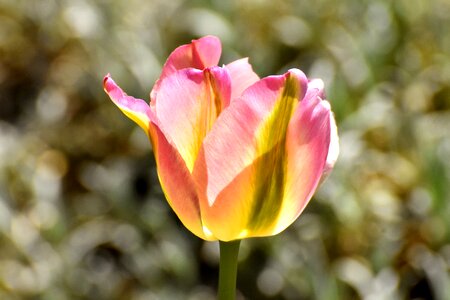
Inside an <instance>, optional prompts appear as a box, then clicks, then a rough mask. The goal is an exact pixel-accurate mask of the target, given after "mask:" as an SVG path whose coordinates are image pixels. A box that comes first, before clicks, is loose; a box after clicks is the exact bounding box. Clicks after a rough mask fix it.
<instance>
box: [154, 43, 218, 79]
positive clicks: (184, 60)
mask: <svg viewBox="0 0 450 300" xmlns="http://www.w3.org/2000/svg"><path fill="white" fill-rule="evenodd" d="M221 52H222V46H221V43H220V40H219V39H218V38H217V37H215V36H205V37H202V38H200V39H198V40H193V41H192V42H191V43H190V44H186V45H183V46H180V47H178V48H176V49H175V50H174V51H173V52H172V53H171V54H170V56H169V58H168V59H167V61H166V63H165V64H164V67H163V70H162V74H161V77H160V78H161V79H162V78H164V77H167V76H169V75H170V74H173V73H175V72H176V71H178V70H181V69H185V68H194V69H199V70H203V69H205V68H208V67H213V66H217V64H218V63H219V59H220V54H221Z"/></svg>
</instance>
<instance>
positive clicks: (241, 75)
mask: <svg viewBox="0 0 450 300" xmlns="http://www.w3.org/2000/svg"><path fill="white" fill-rule="evenodd" d="M225 68H226V69H227V70H228V72H229V73H230V77H231V99H235V98H237V97H239V96H241V95H242V92H244V91H245V90H246V89H247V88H248V87H249V86H251V85H252V84H254V83H255V82H257V81H258V80H259V77H258V75H256V73H255V72H253V69H252V66H251V65H250V64H249V63H248V58H241V59H238V60H236V61H234V62H232V63H229V64H228V65H226V66H225Z"/></svg>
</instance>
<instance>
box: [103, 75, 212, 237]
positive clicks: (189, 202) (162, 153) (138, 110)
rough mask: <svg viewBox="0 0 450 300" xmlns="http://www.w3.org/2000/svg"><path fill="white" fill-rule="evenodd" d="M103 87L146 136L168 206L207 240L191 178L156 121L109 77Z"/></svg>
mask: <svg viewBox="0 0 450 300" xmlns="http://www.w3.org/2000/svg"><path fill="white" fill-rule="evenodd" d="M104 88H105V91H106V93H107V94H108V95H109V96H110V98H111V100H112V101H113V102H114V103H115V104H116V105H117V106H118V107H119V108H120V109H121V110H122V112H123V113H124V114H125V115H126V116H128V117H129V118H130V119H132V120H133V121H135V122H136V123H137V124H138V125H139V126H141V127H142V128H143V129H144V130H145V132H146V133H147V135H149V137H150V140H151V142H152V146H153V152H154V154H155V159H156V164H157V166H158V168H157V170H158V177H159V181H160V183H161V186H162V189H163V191H164V194H165V195H166V199H167V201H168V202H169V205H170V206H171V207H172V209H173V210H174V211H175V213H176V214H177V216H178V217H179V219H180V220H181V222H182V223H183V224H184V226H185V227H186V228H188V229H189V230H190V231H191V232H192V233H194V234H195V235H197V236H198V237H200V238H202V239H205V240H210V239H211V236H208V235H206V234H205V233H204V231H203V225H202V222H201V216H200V209H199V201H198V196H197V191H196V189H195V184H194V181H193V179H192V176H191V174H190V172H189V170H188V169H187V167H186V165H185V163H184V161H183V159H182V158H181V157H180V155H179V153H178V151H177V150H176V149H175V148H174V147H173V146H172V145H171V144H170V143H169V142H168V140H167V138H166V137H165V136H164V134H163V133H162V131H161V130H160V128H159V126H158V121H157V120H156V118H155V115H154V114H153V112H152V111H151V109H150V107H149V106H148V105H147V103H145V101H144V100H141V99H135V98H133V97H131V96H128V95H127V94H125V93H124V92H123V91H122V89H121V88H120V87H119V86H117V84H116V83H115V82H114V80H112V78H111V77H110V76H109V74H108V75H107V76H106V77H105V79H104Z"/></svg>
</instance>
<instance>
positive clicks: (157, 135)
mask: <svg viewBox="0 0 450 300" xmlns="http://www.w3.org/2000/svg"><path fill="white" fill-rule="evenodd" d="M151 136H152V141H153V142H152V144H153V151H154V154H155V159H156V164H157V170H158V177H159V181H160V183H161V187H162V189H163V191H164V194H165V196H166V199H167V201H168V202H169V205H170V206H171V208H172V209H173V211H174V212H175V213H176V215H177V216H178V218H179V219H180V221H181V222H182V223H183V225H184V226H185V227H186V228H187V229H189V230H190V231H191V232H192V233H193V234H195V235H196V236H198V237H200V238H202V239H204V240H214V238H213V237H211V235H209V234H208V233H205V232H204V229H203V224H202V221H201V214H200V207H199V200H198V195H197V191H196V188H195V184H194V181H193V179H192V175H191V173H190V172H189V170H188V168H187V167H186V164H185V163H184V161H183V158H182V157H181V156H180V154H179V153H178V151H177V150H176V149H175V147H173V146H172V145H171V144H170V143H169V142H168V141H167V139H166V137H165V136H164V134H163V133H162V132H161V130H160V129H159V128H158V127H157V126H153V127H152V135H151Z"/></svg>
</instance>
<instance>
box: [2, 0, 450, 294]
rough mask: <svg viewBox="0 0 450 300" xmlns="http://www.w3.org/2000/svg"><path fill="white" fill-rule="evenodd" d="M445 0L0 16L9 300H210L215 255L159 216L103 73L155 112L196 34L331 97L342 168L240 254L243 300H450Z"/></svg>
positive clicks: (107, 5)
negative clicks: (165, 73)
mask: <svg viewBox="0 0 450 300" xmlns="http://www.w3.org/2000/svg"><path fill="white" fill-rule="evenodd" d="M449 16H450V1H448V0H396V1H389V0H371V1H369V0H341V1H333V0H317V1H300V0H299V1H294V0H291V1H289V0H283V1H272V0H247V1H239V0H234V1H221V0H211V1H200V0H196V1H187V0H186V1H184V0H171V1H166V0H147V1H145V0H129V1H119V0H112V1H107V0H1V1H0V299H49V300H53V299H55V300H59V299H133V300H144V299H214V297H215V289H216V284H217V274H218V244H217V243H210V242H204V241H202V240H200V239H198V238H196V237H195V236H193V235H192V234H190V233H189V232H188V231H187V230H186V229H185V228H184V227H183V226H182V225H181V224H180V222H179V221H178V220H177V218H176V216H175V214H174V213H173V212H172V211H171V210H170V208H169V206H168V204H167V203H166V201H165V200H164V196H163V194H162V192H161V189H160V186H159V184H158V181H157V176H156V170H155V163H154V160H153V156H152V150H151V146H150V143H149V142H148V140H147V138H146V136H145V134H144V133H143V132H142V131H141V129H140V128H138V127H137V126H136V125H135V124H134V123H132V122H131V121H129V120H128V119H127V118H126V117H125V116H123V115H122V113H121V112H120V111H119V110H118V109H117V108H116V107H115V106H114V105H113V104H112V103H111V102H110V100H109V99H108V97H107V96H106V94H105V93H104V92H103V90H102V78H103V76H104V75H105V74H106V73H108V72H109V73H111V74H112V75H113V76H114V79H115V80H116V81H117V82H118V83H119V84H120V85H121V87H122V88H123V89H124V90H126V91H127V92H128V93H129V94H131V95H134V96H136V97H139V98H142V99H148V94H149V92H150V90H151V88H152V86H153V83H154V82H155V80H156V79H157V77H158V76H159V74H160V71H161V67H162V64H163V63H164V61H165V59H166V58H167V56H168V54H169V53H170V52H171V51H172V50H173V49H174V48H175V47H177V46H179V45H181V44H184V43H188V42H190V40H191V39H193V38H198V37H200V36H203V35H206V34H214V35H217V36H218V37H220V38H221V40H222V43H223V55H222V59H221V64H222V63H228V62H230V61H232V60H234V59H237V58H240V57H249V58H250V62H251V63H252V64H253V67H254V69H255V71H256V72H257V73H258V74H259V75H260V76H261V77H263V76H267V75H271V74H281V73H283V72H285V71H286V70H287V69H289V68H291V67H297V68H300V69H302V70H303V71H304V72H305V73H306V74H307V75H308V76H309V77H320V78H322V79H323V80H324V81H325V84H326V92H327V96H328V99H329V100H330V102H331V104H332V108H333V110H334V112H335V115H336V118H337V122H338V127H339V132H340V144H341V155H340V158H339V160H338V163H337V165H336V167H335V170H334V172H333V173H332V175H331V176H330V177H329V178H328V180H327V181H326V182H325V183H324V184H323V185H322V186H321V188H320V189H319V191H318V192H317V194H316V196H315V197H314V199H313V200H312V201H311V203H310V204H309V206H308V207H307V209H306V210H305V212H304V213H303V214H302V216H301V217H300V218H299V219H298V220H297V221H296V222H295V223H294V224H293V226H291V227H290V228H289V229H287V230H286V231H285V232H283V233H282V234H280V235H278V236H275V237H270V238H264V239H251V240H245V241H244V242H243V243H242V246H241V253H240V264H239V275H238V289H239V297H240V299H325V300H328V299H331V300H333V299H336V300H338V299H370V300H378V299H386V300H388V299H389V300H390V299H393V300H395V299H426V300H428V299H441V300H446V299H450V272H449V270H450V191H449V186H450V34H449V28H450V18H449Z"/></svg>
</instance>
